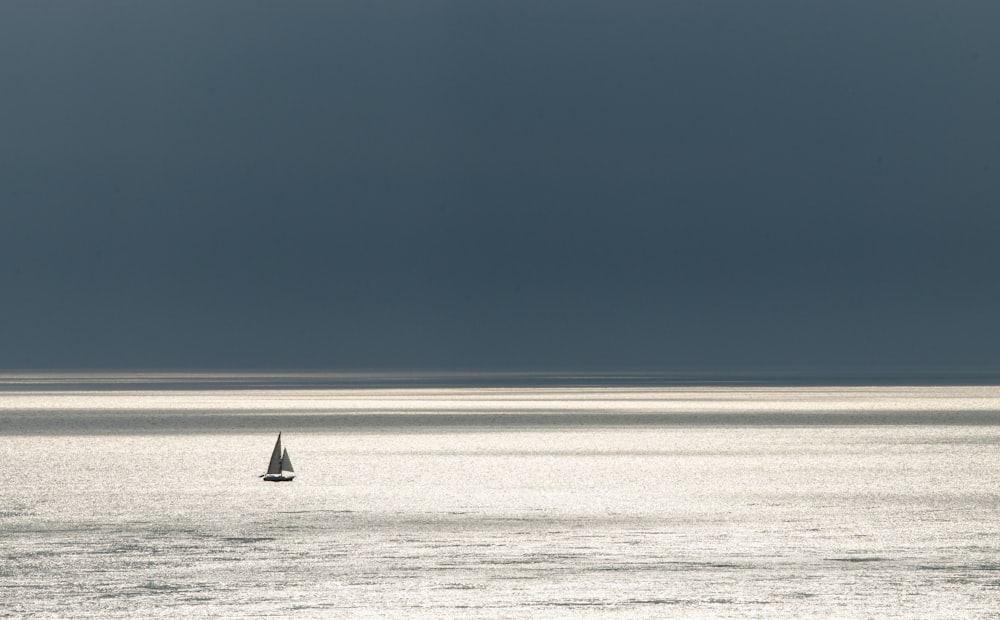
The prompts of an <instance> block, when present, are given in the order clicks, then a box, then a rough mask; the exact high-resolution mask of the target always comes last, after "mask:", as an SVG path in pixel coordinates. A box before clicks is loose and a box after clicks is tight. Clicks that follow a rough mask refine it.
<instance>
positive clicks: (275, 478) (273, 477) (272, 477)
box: [262, 474, 295, 482]
mask: <svg viewBox="0 0 1000 620" xmlns="http://www.w3.org/2000/svg"><path fill="white" fill-rule="evenodd" d="M262 478H263V479H264V481H265V482H291V481H292V480H294V479H295V475H294V474H293V475H291V476H286V475H284V474H265V475H264V476H262Z"/></svg>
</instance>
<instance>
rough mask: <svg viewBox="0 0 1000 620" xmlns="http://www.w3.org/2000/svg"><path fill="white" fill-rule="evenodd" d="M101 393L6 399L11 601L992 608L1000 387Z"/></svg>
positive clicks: (657, 613)
mask: <svg viewBox="0 0 1000 620" xmlns="http://www.w3.org/2000/svg"><path fill="white" fill-rule="evenodd" d="M107 387H108V386H107V385H103V386H102V387H101V389H96V390H95V389H86V388H80V387H79V386H76V387H75V388H74V389H73V390H71V391H65V390H54V391H53V390H49V391H40V388H39V387H38V386H37V385H35V386H31V389H19V388H18V386H17V385H8V386H7V387H6V388H5V390H4V391H0V453H2V455H3V458H4V461H5V463H6V464H7V467H6V475H5V480H4V483H3V486H2V487H0V528H2V532H3V545H2V547H0V557H2V563H0V613H2V614H4V615H7V616H10V617H32V616H37V617H60V618H69V617H73V618H88V617H89V618H115V617H118V618H124V617H129V618H134V617H147V618H148V617H227V618H229V617H288V616H294V617H410V618H413V617H417V618H440V617H461V618H466V617H472V618H475V617H505V618H507V617H525V618H527V617H536V618H537V617H637V618H643V617H647V618H654V617H655V618H659V617H665V616H666V617H722V618H725V617H732V618H746V617H761V618H781V617H787V618H793V617H794V618H803V617H838V618H845V617H859V618H861V617H911V618H917V617H920V618H926V617H947V618H955V617H971V618H975V617H983V618H986V617H996V605H997V600H1000V520H998V517H1000V465H998V450H1000V414H998V412H1000V388H996V387H921V388H905V387H901V388H822V389H817V388H801V387H800V388H751V387H701V388H683V387H665V388H647V389H637V388H624V387H619V388H593V387H579V388H559V389H545V388H519V389H496V388H492V389H484V388H461V389H445V388H434V389H419V388H414V387H407V388H405V389H391V390H387V389H377V388H372V389H365V390H349V389H335V390H329V389H312V390H307V391H300V390H295V391H290V390H215V389H210V387H209V388H205V387H204V386H202V387H201V388H199V389H189V390H144V391H131V390H120V389H119V390H112V391H108V390H107ZM46 390H47V388H46ZM445 414H446V415H445ZM615 416H620V418H621V420H623V423H622V424H620V425H618V424H615V420H616V417H615ZM643 416H645V417H643ZM727 416H728V417H727ZM279 430H281V431H283V433H284V435H283V437H284V440H285V443H286V446H287V447H288V450H289V452H290V453H291V456H292V459H293V461H294V463H295V466H296V470H297V471H298V478H297V479H296V480H295V481H294V482H292V483H279V484H274V483H266V482H262V481H261V480H260V479H259V478H258V477H257V474H259V473H262V472H263V469H264V467H265V466H266V461H267V458H268V457H269V455H270V452H271V447H272V445H273V442H274V437H275V435H276V433H277V431H279Z"/></svg>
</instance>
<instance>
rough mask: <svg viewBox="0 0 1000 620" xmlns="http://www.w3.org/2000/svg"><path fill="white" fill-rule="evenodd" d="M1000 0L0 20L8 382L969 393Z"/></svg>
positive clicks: (139, 9) (994, 130)
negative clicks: (447, 373)
mask: <svg viewBox="0 0 1000 620" xmlns="http://www.w3.org/2000/svg"><path fill="white" fill-rule="evenodd" d="M998 17H1000V8H996V7H994V5H992V4H990V3H975V2H959V3H952V4H949V5H947V6H945V5H942V4H940V3H937V2H912V3H907V5H906V6H905V7H895V6H890V5H889V4H871V3H862V2H844V3H836V4H835V5H830V4H826V3H813V2H778V1H774V2H764V3H745V2H735V1H734V2H718V3H708V4H706V3H703V2H669V3H664V2H638V1H636V2H623V3H606V2H544V3H534V2H502V3H468V2H421V3H410V2H367V1H366V2H353V3H352V2H338V3H324V2H318V3H309V2H303V3H295V4H291V5H289V4H283V3H270V2H260V3H258V2H232V3H226V2H221V3H211V4H209V5H205V4H204V3H197V2H190V3H187V2H163V3H139V4H135V3H126V2H121V3H103V4H101V5H99V6H92V5H56V4H47V3H34V2H11V3H5V4H4V5H3V7H2V8H0V70H2V71H0V74H2V75H3V76H4V78H3V79H4V90H3V97H0V123H2V125H0V127H2V129H3V137H4V143H3V144H4V146H3V148H2V149H0V286H2V290H3V304H2V308H0V313H2V314H0V320H2V323H0V335H2V340H3V345H2V349H0V366H4V367H8V368H16V367H25V366H31V367H66V366H69V367H76V366H101V367H108V366H111V367H121V366H146V367H149V366H152V367H157V366H169V367H177V366H180V367H205V366H210V367H211V366H226V367H240V366H252V367H266V366H283V367H302V366H317V367H350V366H364V367H468V366H473V367H519V368H532V367H588V368H623V367H624V368H628V367H675V368H676V367H681V368H684V367H699V368H734V367H736V368H757V367H767V366H782V365H784V366H800V365H805V366H811V367H822V366H828V365H833V366H838V365H839V366H854V365H861V366H887V367H901V366H913V367H921V368H927V367H933V368H951V367H963V368H964V367H968V368H984V367H992V366H993V359H994V355H993V352H994V351H995V350H997V347H998V345H1000V330H998V329H997V327H996V326H995V325H996V321H995V316H996V315H997V314H998V313H997V310H998V309H1000V294H998V290H997V286H996V285H995V284H994V280H995V276H994V271H995V267H996V265H997V264H1000V250H997V249H996V244H995V243H994V242H993V237H994V236H995V231H997V230H998V224H1000V211H998V210H997V209H996V204H997V198H998V197H1000V177H998V174H997V171H998V169H1000V153H998V150H997V146H996V145H997V144H1000V135H998V134H1000V126H998V122H1000V85H998V82H997V80H996V79H995V77H994V76H995V74H996V72H997V69H998V67H1000V44H998V43H997V40H996V37H995V36H994V33H992V32H991V24H995V23H996V21H997V18H998Z"/></svg>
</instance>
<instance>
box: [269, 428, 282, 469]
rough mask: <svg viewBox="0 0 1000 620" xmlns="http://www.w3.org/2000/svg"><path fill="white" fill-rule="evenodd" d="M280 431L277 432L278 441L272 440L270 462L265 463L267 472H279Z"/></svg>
mask: <svg viewBox="0 0 1000 620" xmlns="http://www.w3.org/2000/svg"><path fill="white" fill-rule="evenodd" d="M281 465H282V463H281V433H278V441H276V442H274V450H273V451H272V452H271V462H269V463H268V464H267V473H269V474H279V475H280V474H281Z"/></svg>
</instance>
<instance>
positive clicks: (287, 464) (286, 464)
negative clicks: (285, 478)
mask: <svg viewBox="0 0 1000 620" xmlns="http://www.w3.org/2000/svg"><path fill="white" fill-rule="evenodd" d="M281 471H295V469H294V468H293V467H292V459H290V458H288V450H284V451H282V453H281Z"/></svg>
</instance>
